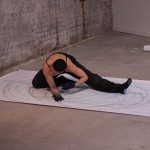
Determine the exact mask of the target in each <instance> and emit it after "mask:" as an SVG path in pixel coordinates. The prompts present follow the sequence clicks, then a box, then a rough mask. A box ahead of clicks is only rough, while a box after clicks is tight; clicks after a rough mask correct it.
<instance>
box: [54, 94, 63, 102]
mask: <svg viewBox="0 0 150 150" xmlns="http://www.w3.org/2000/svg"><path fill="white" fill-rule="evenodd" d="M52 97H53V98H54V100H55V101H56V102H59V101H62V100H64V98H63V97H62V96H61V95H60V94H59V93H55V94H53V96H52Z"/></svg>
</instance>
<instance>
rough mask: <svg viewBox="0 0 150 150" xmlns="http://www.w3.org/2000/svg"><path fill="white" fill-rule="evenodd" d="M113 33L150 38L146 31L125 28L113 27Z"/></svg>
mask: <svg viewBox="0 0 150 150" xmlns="http://www.w3.org/2000/svg"><path fill="white" fill-rule="evenodd" d="M113 30H114V31H120V32H126V33H131V34H135V35H140V36H144V37H150V32H148V31H141V30H140V29H135V28H134V29H133V28H127V27H117V26H114V27H113Z"/></svg>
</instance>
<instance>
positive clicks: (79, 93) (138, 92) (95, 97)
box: [3, 79, 150, 109]
mask: <svg viewBox="0 0 150 150" xmlns="http://www.w3.org/2000/svg"><path fill="white" fill-rule="evenodd" d="M3 96H4V97H5V98H7V99H9V100H11V101H14V102H23V103H34V104H42V105H51V102H52V101H53V99H52V94H51V93H50V91H48V90H47V89H35V88H33V87H32V85H31V79H26V80H24V79H19V80H18V81H16V80H14V81H13V80H12V81H8V82H7V84H6V86H5V87H4V88H3ZM62 96H63V97H64V98H65V100H64V101H63V102H61V106H63V107H72V106H73V107H74V108H77V107H78V106H80V107H83V108H88V107H90V108H96V109H101V108H113V109H128V108H137V107H139V106H140V107H141V106H144V105H147V104H149V103H150V98H149V91H148V87H147V88H146V86H134V85H133V86H131V88H129V90H128V92H127V94H117V93H104V92H99V91H95V90H92V89H91V88H89V87H87V86H83V87H81V88H74V89H72V90H68V91H66V92H64V91H63V93H62Z"/></svg>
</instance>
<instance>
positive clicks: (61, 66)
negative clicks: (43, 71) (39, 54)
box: [53, 59, 67, 73]
mask: <svg viewBox="0 0 150 150" xmlns="http://www.w3.org/2000/svg"><path fill="white" fill-rule="evenodd" d="M66 67H67V64H66V62H65V61H64V60H63V59H57V60H56V61H55V62H54V63H53V68H54V70H55V71H57V72H59V73H62V72H64V71H65V69H66Z"/></svg>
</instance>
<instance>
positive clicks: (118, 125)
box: [0, 32, 150, 150]
mask: <svg viewBox="0 0 150 150" xmlns="http://www.w3.org/2000/svg"><path fill="white" fill-rule="evenodd" d="M146 44H150V38H144V37H140V36H135V35H130V34H125V33H119V32H113V33H109V34H106V35H102V36H100V37H99V38H96V39H93V40H89V41H86V42H80V43H78V44H75V45H74V46H73V47H71V48H68V49H65V50H63V51H65V52H68V53H71V54H73V55H74V56H76V57H77V58H78V60H79V61H80V62H82V63H83V64H84V65H85V66H87V68H89V69H90V70H92V71H93V72H95V73H98V74H100V75H101V76H108V77H122V78H128V77H132V78H133V79H142V80H150V69H149V68H150V67H149V64H150V52H144V51H143V46H144V45H146ZM46 57H47V56H43V57H41V58H37V59H36V60H31V61H29V62H27V63H26V64H22V65H20V66H17V67H14V68H13V69H9V70H7V71H5V72H4V73H3V74H6V73H8V72H11V71H14V70H18V69H27V70H39V69H40V67H41V65H42V62H43V61H44V59H45V58H46ZM3 74H1V75H3ZM149 149H150V117H141V116H132V115H123V114H114V113H104V112H94V111H84V110H75V109H64V108H56V107H45V106H36V105H28V104H18V103H10V102H2V101H0V150H149Z"/></svg>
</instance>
